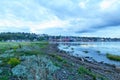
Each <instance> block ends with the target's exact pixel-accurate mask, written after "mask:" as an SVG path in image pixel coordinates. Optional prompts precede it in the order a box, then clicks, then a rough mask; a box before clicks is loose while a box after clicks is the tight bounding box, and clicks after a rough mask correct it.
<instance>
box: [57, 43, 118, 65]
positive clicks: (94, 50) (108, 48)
mask: <svg viewBox="0 0 120 80" xmlns="http://www.w3.org/2000/svg"><path fill="white" fill-rule="evenodd" d="M58 47H59V49H61V50H64V51H67V52H69V54H71V55H73V56H78V57H79V56H80V57H81V56H82V57H91V58H92V59H94V60H95V61H97V62H104V63H108V64H115V65H117V66H120V62H118V61H113V60H109V59H108V58H107V57H106V54H107V53H109V54H114V55H120V42H80V44H79V45H74V46H72V45H63V44H59V46H58ZM84 51H87V52H88V53H85V52H84Z"/></svg>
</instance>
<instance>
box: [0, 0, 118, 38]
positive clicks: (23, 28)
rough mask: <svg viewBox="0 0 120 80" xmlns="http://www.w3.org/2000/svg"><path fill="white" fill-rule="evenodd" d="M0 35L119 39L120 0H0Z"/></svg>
mask: <svg viewBox="0 0 120 80" xmlns="http://www.w3.org/2000/svg"><path fill="white" fill-rule="evenodd" d="M0 32H31V33H38V34H41V33H46V34H50V35H73V36H74V35H76V36H95V37H119V38H120V0H0Z"/></svg>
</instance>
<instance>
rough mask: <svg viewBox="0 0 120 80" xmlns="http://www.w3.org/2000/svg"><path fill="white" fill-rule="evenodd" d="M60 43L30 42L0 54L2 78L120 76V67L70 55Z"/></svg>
mask: <svg viewBox="0 0 120 80" xmlns="http://www.w3.org/2000/svg"><path fill="white" fill-rule="evenodd" d="M19 45H20V44H19ZM57 46H58V45H56V44H42V43H29V44H27V45H22V44H21V46H20V47H19V46H18V47H17V48H16V47H15V48H14V47H12V48H10V49H9V48H8V50H5V51H4V52H3V53H1V54H0V66H1V67H0V80H119V79H120V68H119V67H116V66H114V65H109V64H104V63H102V62H101V63H98V62H96V61H88V60H87V59H86V58H83V57H75V56H71V55H69V54H68V53H66V52H64V51H61V50H59V49H58V48H57Z"/></svg>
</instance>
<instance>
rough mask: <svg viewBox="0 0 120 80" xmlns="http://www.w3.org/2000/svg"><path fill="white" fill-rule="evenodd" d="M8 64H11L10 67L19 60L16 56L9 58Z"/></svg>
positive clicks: (18, 62)
mask: <svg viewBox="0 0 120 80" xmlns="http://www.w3.org/2000/svg"><path fill="white" fill-rule="evenodd" d="M8 64H9V65H11V67H14V66H16V65H18V64H20V60H19V59H17V58H10V59H9V61H8Z"/></svg>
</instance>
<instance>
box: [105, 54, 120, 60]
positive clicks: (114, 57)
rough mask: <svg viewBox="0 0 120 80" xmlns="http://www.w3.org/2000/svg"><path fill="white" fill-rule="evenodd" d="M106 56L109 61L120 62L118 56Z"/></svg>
mask: <svg viewBox="0 0 120 80" xmlns="http://www.w3.org/2000/svg"><path fill="white" fill-rule="evenodd" d="M106 56H107V58H108V59H110V60H115V61H120V56H118V55H113V54H109V53H107V54H106Z"/></svg>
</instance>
